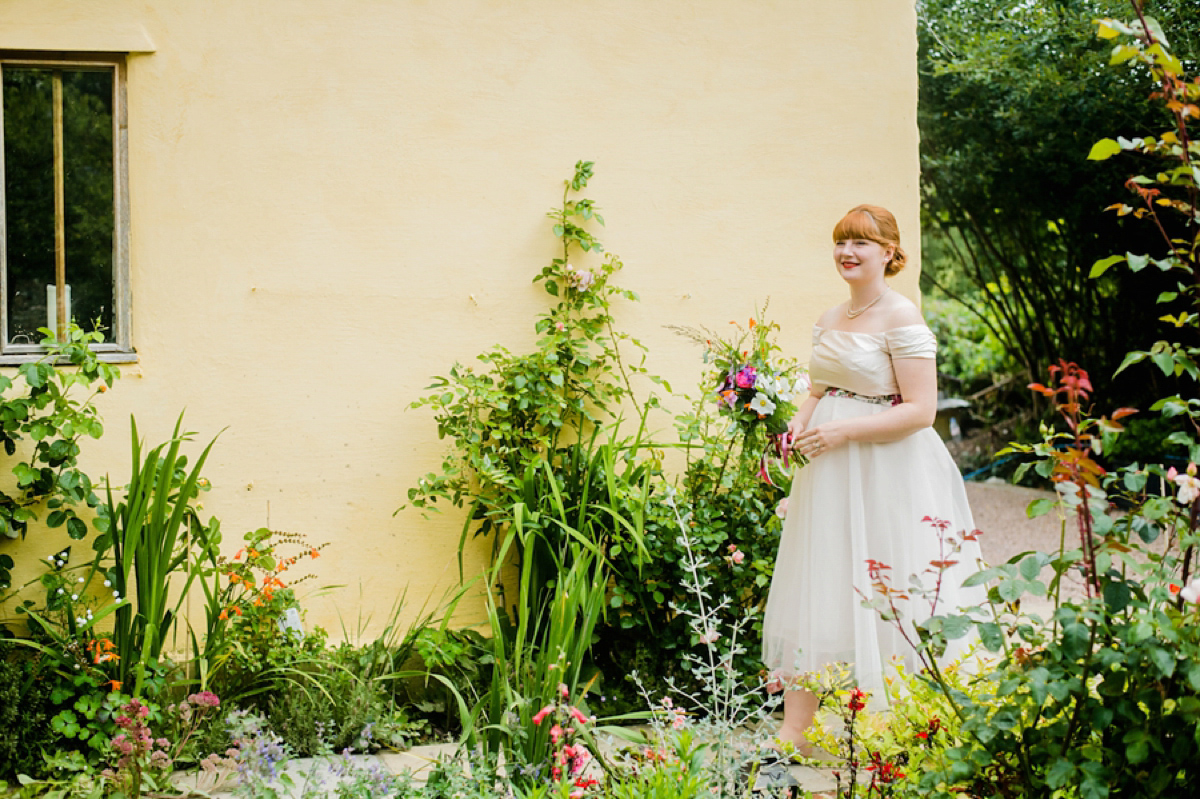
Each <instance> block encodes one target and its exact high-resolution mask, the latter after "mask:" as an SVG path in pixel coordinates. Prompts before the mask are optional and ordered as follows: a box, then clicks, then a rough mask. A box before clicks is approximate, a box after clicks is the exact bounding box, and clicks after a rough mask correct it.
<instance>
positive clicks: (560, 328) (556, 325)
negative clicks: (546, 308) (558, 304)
mask: <svg viewBox="0 0 1200 799" xmlns="http://www.w3.org/2000/svg"><path fill="white" fill-rule="evenodd" d="M554 329H555V330H557V331H558V332H559V333H561V332H563V331H564V330H566V329H567V326H566V325H564V324H563V323H562V322H555V323H554Z"/></svg>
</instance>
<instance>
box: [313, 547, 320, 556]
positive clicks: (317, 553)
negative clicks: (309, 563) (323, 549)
mask: <svg viewBox="0 0 1200 799" xmlns="http://www.w3.org/2000/svg"><path fill="white" fill-rule="evenodd" d="M312 556H313V557H314V558H319V557H321V553H320V552H319V551H318V550H317V548H316V547H313V548H312Z"/></svg>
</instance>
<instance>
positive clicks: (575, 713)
mask: <svg viewBox="0 0 1200 799" xmlns="http://www.w3.org/2000/svg"><path fill="white" fill-rule="evenodd" d="M567 712H568V713H570V714H571V718H573V719H575V720H576V721H577V722H579V723H580V724H587V723H588V722H589V721H591V719H589V718H588V717H587V716H585V715H583V712H582V711H580V709H579V708H577V707H570V708H567Z"/></svg>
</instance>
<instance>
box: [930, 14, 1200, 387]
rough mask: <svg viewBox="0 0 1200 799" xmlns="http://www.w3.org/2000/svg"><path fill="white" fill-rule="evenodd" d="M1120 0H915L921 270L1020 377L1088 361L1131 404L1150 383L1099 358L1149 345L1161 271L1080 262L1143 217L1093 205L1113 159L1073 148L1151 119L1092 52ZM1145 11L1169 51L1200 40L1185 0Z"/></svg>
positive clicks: (1129, 244) (1136, 232)
mask: <svg viewBox="0 0 1200 799" xmlns="http://www.w3.org/2000/svg"><path fill="white" fill-rule="evenodd" d="M1127 10H1128V4H1127V2H1125V0H922V2H920V4H919V6H918V11H919V19H920V33H919V41H920V55H919V64H920V72H921V87H920V103H921V104H920V111H919V122H920V127H921V138H922V142H921V171H922V176H921V189H922V199H923V213H924V222H925V224H924V228H925V236H926V242H927V244H926V248H925V249H926V252H927V254H928V257H927V259H926V270H927V272H926V274H927V279H926V280H927V283H926V285H927V286H931V287H934V288H936V289H938V290H940V291H942V292H943V293H944V294H946V295H947V296H949V297H951V298H954V299H958V300H961V301H963V302H964V303H965V304H966V305H968V306H969V307H971V308H972V310H973V312H974V313H976V314H977V315H978V316H979V317H980V319H981V320H983V321H984V322H985V324H987V325H988V327H989V328H990V329H991V330H992V332H993V333H994V334H995V335H996V336H997V338H999V339H1000V340H1001V341H1002V342H1003V343H1004V345H1005V346H1006V348H1007V349H1008V352H1009V353H1010V355H1011V356H1012V358H1013V361H1014V362H1015V365H1016V367H1017V368H1019V369H1020V370H1021V371H1023V373H1024V375H1023V376H1024V377H1025V378H1027V380H1028V381H1034V380H1036V379H1038V378H1039V377H1040V376H1041V375H1042V374H1043V373H1044V372H1045V369H1046V367H1047V366H1048V365H1049V364H1051V363H1054V362H1056V361H1057V359H1058V358H1060V357H1062V358H1067V359H1068V360H1073V361H1076V362H1078V363H1081V364H1087V365H1088V368H1089V370H1090V371H1091V373H1092V375H1093V378H1094V380H1095V382H1096V383H1097V391H1102V392H1106V393H1107V394H1108V395H1109V396H1110V397H1113V399H1114V401H1119V402H1121V403H1122V404H1137V403H1138V402H1139V401H1144V400H1145V399H1146V398H1147V397H1151V396H1156V395H1158V394H1160V393H1161V390H1160V389H1162V388H1163V387H1162V386H1154V385H1148V384H1146V381H1145V379H1144V375H1143V376H1142V377H1141V379H1133V378H1132V376H1130V375H1125V376H1123V377H1122V378H1121V380H1120V381H1116V382H1114V380H1113V377H1112V376H1113V374H1114V372H1116V370H1117V367H1118V365H1119V363H1120V360H1121V358H1122V356H1123V354H1124V353H1125V352H1126V351H1128V350H1129V349H1130V348H1131V347H1132V348H1149V346H1150V344H1151V342H1152V341H1153V340H1154V333H1155V330H1156V327H1157V322H1156V320H1157V319H1158V317H1159V316H1161V315H1162V314H1163V313H1164V312H1165V311H1164V309H1162V308H1159V307H1156V306H1155V299H1156V298H1157V297H1158V295H1159V293H1160V292H1161V291H1164V290H1167V289H1169V288H1171V287H1172V286H1173V282H1172V281H1171V280H1169V279H1168V277H1167V276H1166V275H1155V276H1153V278H1152V279H1146V277H1147V276H1146V275H1141V276H1140V277H1139V278H1138V279H1133V278H1132V276H1131V275H1130V274H1129V273H1128V272H1125V273H1118V272H1116V271H1113V272H1112V273H1110V274H1106V275H1105V276H1104V277H1103V278H1102V279H1100V280H1095V279H1091V278H1089V272H1090V270H1091V266H1092V264H1093V263H1094V262H1095V261H1096V260H1097V259H1099V258H1101V257H1104V256H1106V255H1108V254H1110V253H1113V252H1126V251H1131V252H1135V253H1141V252H1147V251H1148V250H1149V249H1151V243H1150V236H1151V232H1150V231H1148V230H1147V229H1146V228H1145V227H1143V226H1139V225H1129V224H1122V225H1114V224H1113V221H1112V217H1111V215H1105V214H1104V208H1105V207H1106V206H1107V205H1109V204H1110V202H1111V197H1112V194H1111V192H1112V186H1113V185H1119V184H1120V183H1122V182H1123V180H1124V177H1125V175H1124V174H1123V172H1122V168H1121V167H1118V166H1117V165H1115V164H1112V163H1100V164H1098V163H1097V162H1095V161H1089V160H1087V155H1088V152H1089V149H1090V148H1091V145H1092V144H1093V143H1094V141H1095V138H1096V134H1097V131H1113V132H1115V133H1116V134H1117V135H1125V136H1133V135H1136V134H1137V133H1139V132H1141V131H1145V130H1147V129H1149V130H1154V129H1156V128H1158V127H1163V128H1164V129H1165V128H1166V126H1167V125H1169V122H1170V120H1168V119H1167V118H1166V117H1164V116H1163V111H1162V107H1161V104H1154V103H1152V102H1151V101H1150V100H1149V99H1148V98H1147V97H1146V95H1145V91H1144V88H1143V87H1144V85H1145V82H1144V78H1145V77H1146V76H1145V75H1141V74H1138V72H1137V71H1136V70H1133V71H1121V70H1112V69H1109V68H1107V63H1108V60H1109V55H1110V48H1108V47H1105V46H1104V44H1103V43H1102V42H1100V41H1099V40H1098V39H1097V37H1096V24H1095V20H1096V19H1097V18H1099V17H1106V16H1114V15H1120V14H1122V13H1124V12H1126V11H1127ZM1153 12H1154V13H1155V14H1156V16H1157V17H1158V18H1159V19H1160V21H1161V22H1162V23H1163V25H1164V27H1166V28H1167V29H1168V30H1171V31H1172V44H1173V46H1174V50H1175V52H1176V54H1178V55H1180V56H1181V57H1182V58H1183V60H1184V61H1185V63H1187V62H1190V63H1191V64H1194V63H1195V56H1196V54H1197V53H1198V52H1200V48H1198V47H1197V42H1198V41H1200V0H1161V2H1158V3H1155V4H1154V8H1153Z"/></svg>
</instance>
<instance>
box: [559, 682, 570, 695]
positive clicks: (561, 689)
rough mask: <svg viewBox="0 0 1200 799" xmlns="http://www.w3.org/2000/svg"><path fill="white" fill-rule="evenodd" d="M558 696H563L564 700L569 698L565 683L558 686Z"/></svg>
mask: <svg viewBox="0 0 1200 799" xmlns="http://www.w3.org/2000/svg"><path fill="white" fill-rule="evenodd" d="M558 695H559V696H561V697H562V698H563V699H566V698H567V695H568V691H567V686H566V684H565V683H561V682H560V683H559V684H558Z"/></svg>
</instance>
